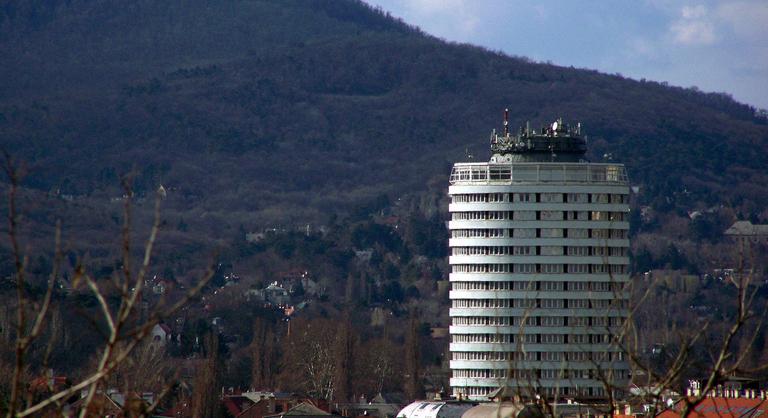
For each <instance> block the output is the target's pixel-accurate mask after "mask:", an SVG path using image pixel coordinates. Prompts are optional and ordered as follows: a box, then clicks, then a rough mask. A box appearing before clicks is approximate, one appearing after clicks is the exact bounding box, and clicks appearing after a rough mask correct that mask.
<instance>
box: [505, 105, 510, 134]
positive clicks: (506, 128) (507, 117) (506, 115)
mask: <svg viewBox="0 0 768 418" xmlns="http://www.w3.org/2000/svg"><path fill="white" fill-rule="evenodd" d="M504 136H505V137H507V136H509V109H504Z"/></svg>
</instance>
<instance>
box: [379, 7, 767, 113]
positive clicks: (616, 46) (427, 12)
mask: <svg viewBox="0 0 768 418" xmlns="http://www.w3.org/2000/svg"><path fill="white" fill-rule="evenodd" d="M365 1H367V2H368V3H369V4H371V5H374V6H379V7H381V8H382V9H383V10H385V11H388V12H390V13H391V14H392V15H393V16H396V17H400V18H402V19H403V20H404V21H405V22H408V23H410V24H413V25H416V26H419V27H420V28H421V29H423V30H424V31H425V32H427V33H430V34H432V35H435V36H438V37H440V38H443V39H446V40H449V41H457V42H467V43H471V44H475V45H482V46H484V47H487V48H490V49H493V50H501V51H503V52H505V53H507V54H510V55H520V56H525V57H528V58H531V59H534V60H536V61H551V62H552V63H555V64H558V65H565V66H568V65H573V66H575V67H580V68H592V69H597V70H600V71H602V72H607V73H621V74H623V75H624V76H628V77H632V78H635V79H639V78H646V79H649V80H656V81H667V82H669V83H670V84H673V85H678V86H683V87H690V86H697V87H699V88H700V89H701V90H704V91H717V92H726V93H729V94H731V95H733V97H734V98H735V99H736V100H738V101H741V102H745V103H749V104H751V105H754V106H757V107H761V108H767V109H768V0H744V1H731V0H723V1H706V0H704V1H683V0H679V1H678V0H626V1H618V0H599V1H598V0H594V1H590V0H586V1H573V0H537V1H534V0H365Z"/></svg>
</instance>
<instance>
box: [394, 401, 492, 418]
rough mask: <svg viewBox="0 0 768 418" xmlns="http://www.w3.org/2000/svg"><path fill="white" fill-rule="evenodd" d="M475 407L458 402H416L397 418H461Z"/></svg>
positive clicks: (402, 411)
mask: <svg viewBox="0 0 768 418" xmlns="http://www.w3.org/2000/svg"><path fill="white" fill-rule="evenodd" d="M475 405H477V404H476V403H471V402H457V401H416V402H413V403H411V404H409V405H408V406H406V407H405V408H403V409H401V410H400V412H398V413H397V418H461V416H462V415H464V412H466V411H467V410H469V409H470V408H472V407H473V406H475Z"/></svg>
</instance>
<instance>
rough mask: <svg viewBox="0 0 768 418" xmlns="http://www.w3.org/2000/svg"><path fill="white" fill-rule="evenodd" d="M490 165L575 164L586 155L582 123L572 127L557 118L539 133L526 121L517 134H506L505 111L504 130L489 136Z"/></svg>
mask: <svg viewBox="0 0 768 418" xmlns="http://www.w3.org/2000/svg"><path fill="white" fill-rule="evenodd" d="M491 152H492V156H491V162H497V163H504V162H578V161H581V160H582V159H583V157H584V154H585V153H586V152H587V141H586V139H585V138H584V137H582V136H581V123H578V124H576V127H575V128H573V127H571V126H570V125H569V124H567V123H564V122H563V119H562V118H560V119H558V120H556V121H555V122H553V123H552V124H551V125H550V126H542V127H541V130H539V131H536V130H535V129H531V127H530V125H529V124H528V123H527V122H526V124H525V128H523V127H520V130H519V131H518V133H517V135H512V134H511V133H510V131H509V119H508V111H507V110H506V109H505V110H504V131H503V132H502V133H501V134H499V133H497V132H496V130H495V129H494V130H493V132H492V133H491Z"/></svg>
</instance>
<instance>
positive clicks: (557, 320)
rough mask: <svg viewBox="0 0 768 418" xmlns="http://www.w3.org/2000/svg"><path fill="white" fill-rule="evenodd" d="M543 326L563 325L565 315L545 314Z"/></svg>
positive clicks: (542, 319) (542, 321) (542, 320)
mask: <svg viewBox="0 0 768 418" xmlns="http://www.w3.org/2000/svg"><path fill="white" fill-rule="evenodd" d="M541 326H542V327H562V326H563V317H562V316H544V317H542V318H541Z"/></svg>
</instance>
